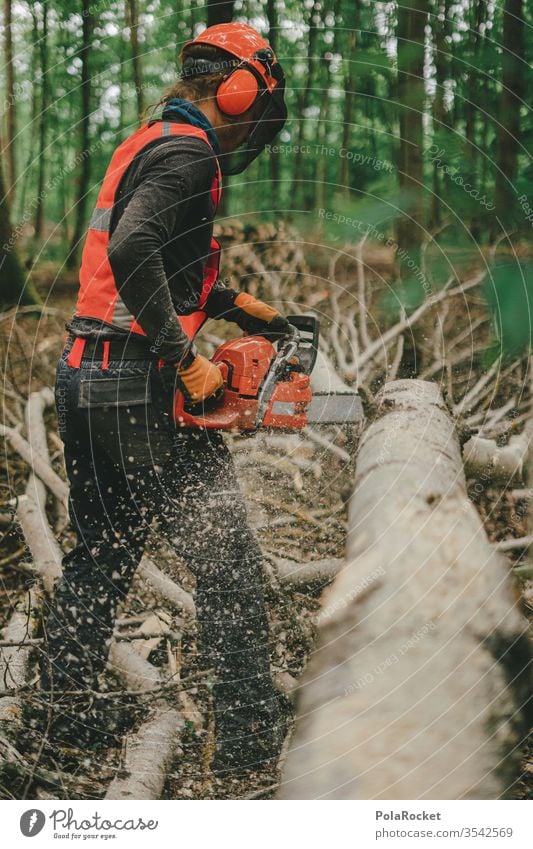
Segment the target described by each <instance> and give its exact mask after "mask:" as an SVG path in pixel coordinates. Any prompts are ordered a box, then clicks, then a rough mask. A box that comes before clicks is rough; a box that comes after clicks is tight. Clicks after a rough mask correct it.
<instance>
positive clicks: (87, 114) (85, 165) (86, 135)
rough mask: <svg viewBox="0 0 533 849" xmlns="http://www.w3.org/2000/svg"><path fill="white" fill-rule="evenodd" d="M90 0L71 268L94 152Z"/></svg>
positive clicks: (85, 8) (85, 4)
mask: <svg viewBox="0 0 533 849" xmlns="http://www.w3.org/2000/svg"><path fill="white" fill-rule="evenodd" d="M92 9H93V6H92V3H91V0H82V15H83V30H82V45H81V49H80V52H79V56H80V58H81V62H82V65H81V86H80V91H81V118H80V122H79V133H80V146H79V158H80V160H81V164H80V173H79V177H78V192H77V198H76V202H75V206H76V213H75V216H76V217H75V224H74V233H73V236H72V241H71V244H70V250H69V254H68V257H67V260H66V265H67V268H68V269H73V268H75V267H76V264H77V262H78V253H79V248H80V243H81V240H82V238H83V234H84V231H85V222H86V218H87V194H88V192H89V188H90V180H91V153H90V129H91V127H90V122H91V60H90V57H91V40H92V34H93V31H94V27H95V23H96V19H95V17H94V15H93V12H92Z"/></svg>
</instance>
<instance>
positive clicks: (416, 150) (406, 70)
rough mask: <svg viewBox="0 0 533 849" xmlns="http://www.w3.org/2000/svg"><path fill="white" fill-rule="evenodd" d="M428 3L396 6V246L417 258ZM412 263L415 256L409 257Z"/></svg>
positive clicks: (420, 236) (411, 0)
mask: <svg viewBox="0 0 533 849" xmlns="http://www.w3.org/2000/svg"><path fill="white" fill-rule="evenodd" d="M427 16H428V0H405V3H401V4H399V5H398V27H397V37H398V88H397V103H398V109H399V118H400V149H399V155H398V172H399V181H400V192H401V195H402V204H403V209H404V210H405V214H404V215H403V217H401V218H400V219H399V221H398V244H399V245H400V248H404V249H406V250H409V251H410V252H411V256H413V254H415V255H416V254H417V252H418V250H419V248H420V245H421V243H422V241H423V236H424V233H423V210H422V202H423V196H422V188H423V180H424V165H423V160H422V151H423V144H424V141H423V139H424V131H423V112H424V99H425V91H424V38H425V35H424V31H425V25H426V22H427ZM413 259H415V261H416V256H414V257H413Z"/></svg>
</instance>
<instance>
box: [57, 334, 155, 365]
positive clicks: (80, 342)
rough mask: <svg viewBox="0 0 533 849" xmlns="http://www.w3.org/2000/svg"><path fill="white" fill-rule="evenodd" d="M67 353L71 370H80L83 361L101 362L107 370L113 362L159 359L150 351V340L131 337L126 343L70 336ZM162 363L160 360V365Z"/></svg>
mask: <svg viewBox="0 0 533 849" xmlns="http://www.w3.org/2000/svg"><path fill="white" fill-rule="evenodd" d="M65 351H66V353H67V365H69V366H71V368H79V367H80V364H81V362H82V360H90V361H94V362H101V363H102V370H105V369H106V368H107V367H108V365H109V362H110V361H111V360H113V361H117V360H118V361H120V360H155V361H156V362H157V361H158V359H159V358H158V357H157V354H154V352H153V351H151V350H150V343H149V341H148V339H145V338H140V339H134V338H132V337H131V336H128V338H127V339H125V340H124V341H122V340H113V341H110V340H101V339H86V338H84V337H83V336H74V337H73V336H70V337H69V338H68V339H67V344H66V348H65ZM162 362H163V361H162V360H159V363H162Z"/></svg>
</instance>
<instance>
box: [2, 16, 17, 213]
mask: <svg viewBox="0 0 533 849" xmlns="http://www.w3.org/2000/svg"><path fill="white" fill-rule="evenodd" d="M11 5H12V3H11V0H4V53H5V60H4V64H5V75H6V148H5V161H6V175H5V188H6V190H7V199H8V201H11V200H12V198H13V193H14V189H15V181H16V178H17V174H16V162H15V144H16V142H15V136H16V134H17V129H16V96H15V69H14V66H13V19H12V9H11Z"/></svg>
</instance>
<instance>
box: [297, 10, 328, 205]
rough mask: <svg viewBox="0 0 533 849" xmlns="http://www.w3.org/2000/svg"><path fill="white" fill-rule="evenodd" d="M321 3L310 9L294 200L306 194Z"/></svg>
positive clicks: (299, 96) (315, 140)
mask: <svg viewBox="0 0 533 849" xmlns="http://www.w3.org/2000/svg"><path fill="white" fill-rule="evenodd" d="M321 8H322V7H321V4H320V3H319V2H315V3H313V5H312V7H311V9H310V10H309V37H308V40H307V76H306V79H305V83H304V86H303V90H302V91H301V92H299V93H298V111H297V114H296V120H297V128H298V129H297V142H296V144H297V149H296V156H295V158H294V166H293V167H294V178H293V183H292V197H293V199H294V200H296V198H300V197H302V196H303V195H305V194H306V191H305V180H303V179H302V176H303V150H302V145H303V141H304V138H305V128H306V122H307V117H306V115H305V113H306V111H307V109H308V108H309V106H310V105H311V95H312V93H313V84H314V80H315V78H316V71H317V65H318V62H317V59H318V57H317V55H316V43H317V40H318V25H317V19H318V16H319V15H320V9H321ZM313 141H314V143H315V144H316V143H317V142H318V139H317V138H316V136H315V138H314V139H313Z"/></svg>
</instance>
